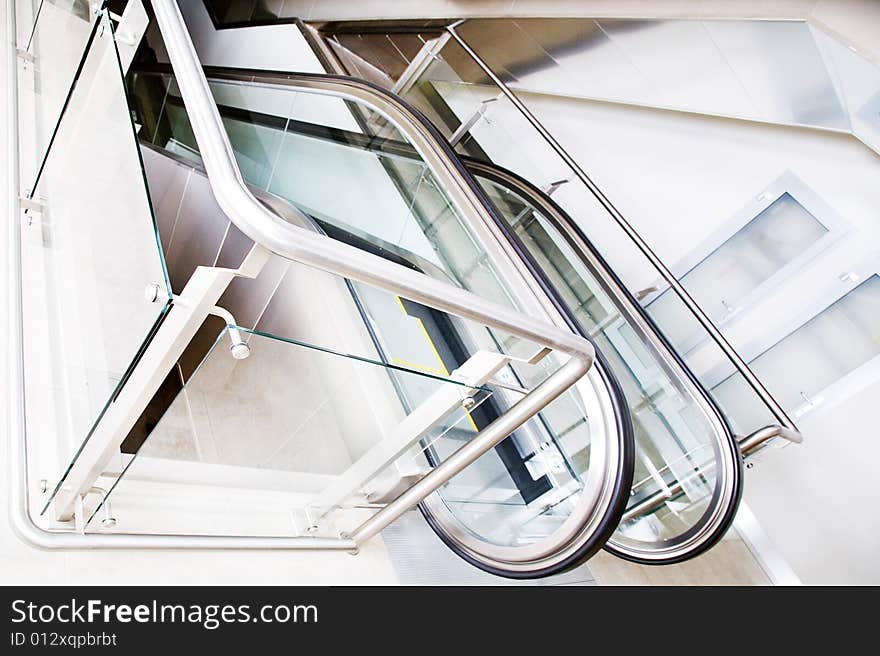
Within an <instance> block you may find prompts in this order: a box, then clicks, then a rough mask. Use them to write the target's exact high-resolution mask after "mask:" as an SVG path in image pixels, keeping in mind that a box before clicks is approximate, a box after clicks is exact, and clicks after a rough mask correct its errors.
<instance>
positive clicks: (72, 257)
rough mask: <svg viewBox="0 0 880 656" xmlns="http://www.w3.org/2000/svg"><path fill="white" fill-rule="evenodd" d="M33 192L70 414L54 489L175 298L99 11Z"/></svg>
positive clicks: (107, 27)
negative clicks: (64, 445) (72, 87)
mask: <svg viewBox="0 0 880 656" xmlns="http://www.w3.org/2000/svg"><path fill="white" fill-rule="evenodd" d="M50 6H52V7H54V5H49V4H47V5H46V6H44V8H43V13H42V16H43V19H46V20H48V19H47V17H48V16H49V15H50V14H49V13H47V8H48V7H50ZM77 20H79V19H77ZM39 27H40V23H38V29H39ZM99 117H100V120H98V118H99ZM30 196H31V199H32V201H38V202H39V207H36V206H31V207H30V208H29V209H28V210H27V212H28V214H27V216H28V226H27V228H26V231H25V232H26V235H27V236H26V237H25V238H26V239H30V240H31V242H30V243H31V244H38V245H41V247H42V251H41V258H42V267H43V270H42V272H41V275H42V279H43V280H44V284H45V285H46V288H47V290H48V291H47V295H48V298H49V299H50V302H51V303H53V306H52V307H51V308H50V309H49V312H50V314H51V317H52V319H51V320H50V322H51V323H53V325H55V326H56V330H55V331H54V333H53V334H52V336H51V340H52V344H50V345H49V347H48V350H49V352H50V353H51V357H52V358H55V360H54V371H55V374H56V375H57V377H58V380H57V382H56V384H57V385H59V386H62V388H63V389H65V394H64V402H65V403H66V405H67V407H66V408H65V409H64V414H65V415H66V416H67V417H69V424H68V425H69V434H68V435H67V436H66V437H67V445H66V447H62V456H61V462H62V465H61V471H60V473H59V476H58V478H56V479H55V480H52V481H50V489H52V488H54V489H55V490H56V491H57V489H58V487H59V486H60V485H61V483H62V482H63V480H64V476H66V471H67V469H68V468H69V466H70V465H71V464H72V462H73V460H74V459H75V458H76V456H77V454H78V453H79V450H80V449H81V448H82V445H83V444H84V443H85V441H86V440H88V438H89V436H90V435H91V433H92V431H93V430H94V428H95V426H96V425H97V423H98V422H99V421H100V418H101V416H102V414H103V413H104V411H105V410H106V408H107V407H108V405H109V404H110V403H112V401H113V399H114V398H115V396H116V394H117V393H118V391H119V390H120V389H121V386H122V385H124V384H125V379H126V376H127V374H128V371H129V370H130V368H131V367H132V366H133V364H134V363H135V362H136V360H137V358H138V357H139V355H140V353H141V351H142V349H143V348H144V346H145V345H146V343H147V342H148V341H149V338H150V337H151V335H152V333H153V331H154V329H155V328H156V326H157V325H158V322H159V321H160V320H161V318H162V317H163V315H164V314H165V312H166V311H167V309H168V307H169V303H170V299H171V291H170V287H169V283H168V277H167V273H166V271H165V265H164V259H163V255H162V249H161V245H160V243H159V238H158V233H157V227H156V223H155V220H154V217H153V213H152V208H151V205H150V200H149V196H148V193H147V188H146V182H145V179H144V171H143V168H142V162H141V159H140V151H139V149H138V145H137V141H136V138H135V133H134V128H133V124H132V121H131V115H130V113H129V111H128V101H127V97H126V93H125V86H124V82H123V74H122V70H121V68H120V62H119V57H118V53H117V50H116V43H115V39H114V34H113V27H112V24H111V22H110V19H109V17H108V15H107V14H106V13H103V14H102V15H101V17H100V19H99V21H98V23H97V25H96V30H95V32H94V35H93V39H92V41H91V43H90V46H89V49H88V51H87V53H86V55H85V58H84V60H83V62H82V66H81V70H80V71H79V76H78V79H77V84H76V86H75V87H74V89H73V91H72V92H71V94H70V98H69V99H68V100H67V102H66V104H65V106H64V112H63V114H62V115H61V117H60V120H59V121H58V125H57V130H56V131H55V133H54V137H53V139H52V141H51V147H50V148H49V150H48V152H47V154H46V157H45V161H44V163H43V165H42V167H41V169H40V175H39V178H38V181H37V184H36V187H35V189H34V190H33V192H32V193H31V194H30ZM28 337H29V336H28V335H27V334H26V336H25V341H26V342H27V341H28ZM26 347H27V345H26ZM30 348H34V346H30ZM44 348H45V345H44ZM53 497H54V494H53V495H52V497H50V499H49V501H48V502H47V504H46V508H48V507H49V504H50V503H51V498H53ZM44 510H45V508H44Z"/></svg>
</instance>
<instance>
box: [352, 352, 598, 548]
mask: <svg viewBox="0 0 880 656" xmlns="http://www.w3.org/2000/svg"><path fill="white" fill-rule="evenodd" d="M589 369H590V364H589V363H586V362H584V361H583V360H579V359H577V358H571V359H569V360H568V362H566V363H565V364H564V365H562V366H561V367H560V368H559V369H557V370H556V371H555V372H553V374H551V375H550V376H549V377H548V378H547V379H546V380H544V381H543V382H542V383H541V384H539V385H538V386H537V387H535V388H534V389H533V390H532V391H531V392H529V393H528V394H527V395H526V396H524V397H523V398H521V399H520V400H519V401H517V402H516V403H515V404H514V405H513V406H511V408H510V409H509V410H508V411H507V412H505V413H504V414H503V415H501V416H500V417H499V418H498V419H496V420H495V421H493V422H492V423H491V424H489V425H488V426H487V427H486V428H484V429H483V430H481V431H480V432H479V433H477V435H476V436H474V437H473V438H472V439H471V440H470V441H469V442H468V443H467V444H465V445H464V446H462V447H460V448H459V449H457V450H456V451H455V453H453V454H452V455H451V456H449V457H448V458H446V459H445V460H444V461H443V462H441V463H440V464H439V465H437V466H436V467H434V468H433V469H432V470H431V471H430V472H429V473H428V474H426V475H425V476H424V477H423V478H421V479H420V480H419V481H417V482H416V483H414V484H413V485H412V486H411V487H409V488H408V489H407V490H406V491H404V492H403V493H402V494H401V495H400V496H398V497H397V498H396V499H394V501H392V502H390V503H389V504H387V505H386V506H385V507H384V508H382V509H381V510H380V511H378V512H377V513H376V514H375V515H373V516H372V517H370V518H369V519H368V520H366V521H365V522H364V523H363V524H361V525H360V526H359V527H358V528H357V529H356V530H355V531H354V532H353V533H352V534H351V536H350V537H351V539H352V540H354V542H355V543H356V544H363V543H364V542H365V541H367V540H369V539H370V538H371V537H373V536H375V535H377V534H378V533H380V532H381V531H382V530H384V529H385V528H386V527H387V526H388V525H389V524H391V523H392V522H393V521H394V520H396V519H397V518H399V517H400V516H401V515H403V514H404V513H405V512H406V511H408V510H411V509H412V508H415V506H416V505H418V503H419V502H420V501H421V500H422V499H424V498H425V497H427V496H428V495H429V494H431V493H433V492H435V491H437V490H438V489H439V488H440V487H441V486H442V485H443V484H444V483H446V482H447V481H449V480H450V479H451V478H452V477H453V476H455V475H456V474H458V473H459V472H461V471H462V470H463V469H464V468H465V467H467V466H468V465H470V464H473V463H474V462H475V461H476V460H477V459H478V458H479V457H480V456H482V455H483V454H484V453H486V452H487V451H489V450H490V449H493V448H494V447H496V446H497V445H498V444H500V443H501V442H502V441H504V439H505V438H506V437H507V436H508V435H510V434H511V433H512V432H513V431H514V430H516V429H517V428H519V427H520V426H521V425H523V424H524V423H525V422H527V421H528V420H529V419H531V418H532V417H534V416H535V415H536V414H538V413H539V412H540V411H541V410H543V409H544V408H545V407H547V405H549V404H550V403H551V402H552V401H553V400H554V399H556V398H557V397H559V395H561V394H563V393H564V392H565V391H566V390H568V389H569V388H570V387H571V386H572V385H574V384H575V383H577V381H578V380H580V379H581V377H583V376H584V374H586V373H587V371H589Z"/></svg>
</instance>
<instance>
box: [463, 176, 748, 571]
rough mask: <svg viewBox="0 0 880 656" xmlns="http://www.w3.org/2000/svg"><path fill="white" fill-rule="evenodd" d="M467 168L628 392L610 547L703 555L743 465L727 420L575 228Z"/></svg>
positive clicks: (531, 192)
mask: <svg viewBox="0 0 880 656" xmlns="http://www.w3.org/2000/svg"><path fill="white" fill-rule="evenodd" d="M470 166H471V169H472V170H473V171H474V173H475V175H476V176H477V179H478V180H479V181H480V183H481V184H482V185H483V186H484V188H485V189H486V191H487V193H488V194H489V196H490V198H491V199H492V201H493V202H494V203H495V205H496V206H497V207H498V208H500V209H501V210H502V216H503V217H504V218H505V219H506V221H507V223H508V225H509V227H510V229H511V231H512V232H513V233H514V234H515V235H516V237H517V240H518V242H519V244H521V246H522V248H523V249H524V250H526V251H527V252H528V253H529V255H530V257H531V258H532V259H533V261H534V263H535V265H536V266H538V267H539V268H540V270H541V271H542V272H544V274H545V275H546V276H547V279H548V281H549V283H550V284H552V285H553V287H554V288H555V289H556V290H557V291H558V292H559V293H560V295H561V297H562V300H563V301H564V302H565V303H566V305H567V306H568V307H569V308H571V311H572V313H573V315H574V317H575V319H576V321H577V322H578V323H579V324H580V325H581V327H582V329H583V330H584V331H585V332H586V333H587V334H589V335H590V336H591V337H592V338H593V339H594V340H595V342H596V344H597V346H598V348H599V349H600V351H601V352H602V353H603V355H604V356H605V358H606V359H607V360H608V361H609V364H610V367H611V369H612V371H614V374H615V376H616V378H617V379H618V380H619V381H620V383H621V385H622V387H623V390H624V394H625V396H626V398H627V401H628V404H629V408H630V413H631V416H632V419H633V425H634V428H635V435H636V447H637V453H636V463H635V476H634V480H633V485H632V490H631V495H630V501H629V504H628V507H627V514H626V515H625V521H624V523H623V524H622V525H621V527H620V528H619V529H618V531H617V533H616V534H615V535H614V536H613V537H612V538H611V540H610V542H609V546H610V547H611V548H613V549H619V550H620V551H621V552H622V553H623V554H624V555H627V556H631V557H635V558H645V559H647V558H649V557H651V556H653V557H657V558H659V557H660V556H659V554H660V553H663V554H664V556H665V557H670V555H671V552H675V553H676V554H677V555H681V554H682V553H690V554H696V553H699V552H700V551H703V550H705V549H706V548H708V546H711V544H713V543H714V539H715V538H717V537H719V536H720V535H721V534H723V532H724V530H725V529H726V528H727V526H728V525H729V521H730V520H731V519H732V516H733V513H734V511H735V510H736V502H737V501H738V490H737V489H736V486H735V485H733V486H731V480H730V479H731V477H734V478H737V477H738V476H739V468H738V466H737V465H738V457H737V455H736V450H735V446H734V444H733V441H732V438H731V436H730V435H729V433H728V431H727V429H726V427H725V425H724V423H723V420H722V419H721V418H720V416H719V415H718V413H717V412H716V411H715V410H714V408H713V406H712V405H711V404H710V403H708V402H707V399H706V396H705V394H703V393H702V391H701V390H700V389H699V387H698V386H696V385H694V384H693V382H692V381H691V380H690V379H689V376H688V373H687V372H686V371H685V370H684V369H683V368H682V367H681V366H679V365H678V363H677V362H676V360H675V358H674V357H671V356H672V354H671V353H670V352H668V350H667V349H666V347H665V345H664V343H663V342H662V340H660V339H658V338H657V336H656V335H654V334H653V332H652V331H653V328H652V326H651V325H650V323H649V322H646V320H645V318H644V316H642V315H640V312H639V309H638V307H637V306H635V303H632V302H627V297H626V295H625V294H623V293H622V290H621V289H620V288H619V287H616V286H615V281H614V279H613V276H611V275H609V273H610V272H609V271H608V270H607V268H605V267H604V265H603V262H602V259H601V258H600V257H599V256H598V254H597V253H595V252H594V251H593V250H592V246H591V245H589V244H587V243H580V244H579V243H578V241H577V239H576V236H575V235H574V234H570V233H568V232H567V230H570V229H571V221H570V220H569V219H567V217H565V215H564V213H563V212H562V211H561V209H560V208H559V207H558V206H556V205H555V204H554V203H553V201H552V200H551V199H550V198H549V197H548V196H546V195H544V194H542V193H541V192H540V191H539V190H538V189H535V188H532V187H531V186H530V185H529V184H528V183H526V182H525V181H524V180H517V178H516V176H513V175H511V174H509V173H506V172H503V171H499V170H497V169H496V168H494V167H492V166H487V165H485V164H481V163H479V162H475V161H474V162H471V163H470ZM536 203H537V204H536ZM539 205H540V207H539ZM719 463H722V471H718V464H719ZM685 536H687V537H685Z"/></svg>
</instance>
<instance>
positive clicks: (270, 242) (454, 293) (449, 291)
mask: <svg viewBox="0 0 880 656" xmlns="http://www.w3.org/2000/svg"><path fill="white" fill-rule="evenodd" d="M153 4H154V10H155V14H156V20H157V23H158V25H159V29H160V31H161V33H162V35H163V38H164V41H165V45H166V49H167V52H168V56H169V59H170V61H171V67H172V69H173V70H174V74H175V77H176V79H177V83H178V86H179V88H180V91H181V96H182V98H183V101H184V104H185V106H186V109H187V113H188V115H189V118H190V122H191V125H192V129H193V133H194V135H195V137H196V141H197V142H198V145H199V151H200V154H201V157H202V161H203V162H204V165H205V170H206V172H207V175H208V180H209V182H210V185H211V188H212V191H213V192H214V195H215V197H216V200H217V203H218V205H219V206H220V207H221V209H222V210H223V211H224V213H225V214H226V215H227V216H228V218H229V219H230V221H232V223H233V224H235V226H236V227H237V228H239V229H240V230H241V231H242V232H243V233H244V234H245V235H247V236H248V237H249V238H250V239H252V240H253V241H254V242H255V243H256V244H259V245H260V246H262V247H264V248H266V249H267V250H269V251H271V252H273V253H275V254H277V255H279V256H281V257H284V258H286V259H289V260H293V261H297V262H300V263H302V264H306V265H308V266H312V267H314V268H318V269H321V270H324V271H327V272H329V273H333V274H336V275H340V276H342V277H344V278H349V279H352V280H358V281H360V282H363V283H365V284H368V285H372V286H375V287H379V288H381V289H385V290H387V291H389V292H392V293H395V294H398V295H401V296H404V297H406V298H409V299H411V300H413V301H416V302H419V303H422V304H424V305H427V306H430V307H433V308H435V309H438V310H441V311H443V312H448V313H450V314H455V315H458V316H461V317H464V318H467V319H471V320H473V321H476V322H479V323H481V324H483V325H486V326H490V327H493V328H497V329H499V330H503V331H506V332H508V333H510V334H512V335H515V336H517V337H520V338H522V339H525V340H529V341H532V342H535V343H537V344H540V345H542V346H545V347H548V348H551V349H553V350H557V351H561V352H563V353H566V354H567V355H569V356H571V357H573V358H577V359H579V360H581V361H583V362H584V363H585V364H586V365H587V366H589V365H591V364H592V362H593V359H594V357H595V350H594V348H593V345H592V343H591V342H590V341H589V340H587V339H584V338H583V337H580V336H578V335H575V334H573V333H571V332H569V331H566V330H563V329H562V328H559V327H557V326H555V325H553V324H551V323H549V322H547V321H542V320H539V319H535V318H533V317H530V316H528V315H526V314H523V313H521V312H518V311H516V310H513V309H510V308H508V307H506V306H504V305H501V304H499V303H495V302H492V301H489V300H487V299H484V298H482V297H480V296H477V295H476V294H474V293H472V292H469V291H467V290H465V289H462V288H460V287H456V286H454V285H451V284H449V283H446V282H443V281H439V280H436V279H434V278H431V277H429V276H426V275H424V274H421V273H418V272H416V271H413V270H411V269H408V268H406V267H404V266H401V265H399V264H396V263H393V262H389V261H387V260H385V259H383V258H381V257H379V256H376V255H374V254H371V253H366V252H364V251H362V250H360V249H358V248H355V247H353V246H349V245H347V244H343V243H341V242H338V241H336V240H334V239H331V238H328V237H325V236H323V235H318V234H315V233H312V232H308V231H306V230H304V229H302V228H299V227H297V226H295V225H293V224H291V223H289V222H288V221H285V220H283V219H281V218H280V217H278V216H277V215H275V214H274V213H273V212H272V211H270V210H269V209H268V208H266V207H265V206H264V205H263V204H262V203H260V202H259V201H258V200H257V199H256V198H254V196H253V194H252V193H251V192H250V191H249V189H248V188H247V185H246V184H245V182H244V179H243V177H242V174H241V171H240V170H239V167H238V164H237V162H236V160H235V155H234V153H233V150H232V146H231V144H230V142H229V137H228V135H227V134H226V131H225V128H224V126H223V122H222V120H221V118H220V115H219V113H218V110H217V106H216V104H215V101H214V99H213V96H212V94H211V91H210V88H209V86H208V82H207V80H206V78H205V73H204V72H203V70H202V65H201V62H200V61H199V59H198V55H197V54H196V52H195V48H194V46H193V44H192V41H191V39H190V36H189V33H188V31H187V29H186V26H185V23H184V22H183V19H182V17H181V15H180V11H179V9H178V8H177V5H176V3H174V2H173V1H171V0H156V1H155V2H154V3H153ZM315 77H316V78H319V77H321V76H315ZM361 91H363V89H361ZM358 100H361V101H363V100H364V99H363V98H359V99H358ZM380 100H383V99H380ZM370 104H373V103H370ZM386 104H387V103H386ZM389 109H391V108H390V107H389ZM407 118H408V119H409V120H412V119H413V117H407ZM415 119H416V122H418V117H415ZM398 127H399V126H398ZM408 136H409V137H411V138H412V139H413V140H414V141H415V140H419V141H420V142H421V143H424V144H425V145H426V147H429V148H433V145H434V144H433V143H432V142H431V139H432V138H433V137H432V135H431V134H430V133H429V131H427V130H426V131H425V132H424V133H423V134H419V135H415V134H409V135H408ZM431 154H432V155H433V156H434V159H435V160H436V161H438V162H439V161H441V160H442V159H443V157H444V156H445V154H444V153H442V152H440V151H433V152H431ZM444 164H446V162H444Z"/></svg>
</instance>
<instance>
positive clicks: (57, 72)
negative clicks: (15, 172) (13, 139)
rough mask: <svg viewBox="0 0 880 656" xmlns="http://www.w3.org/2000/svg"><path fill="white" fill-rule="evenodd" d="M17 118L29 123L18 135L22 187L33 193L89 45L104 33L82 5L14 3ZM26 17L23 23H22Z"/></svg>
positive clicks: (62, 0) (79, 1)
mask: <svg viewBox="0 0 880 656" xmlns="http://www.w3.org/2000/svg"><path fill="white" fill-rule="evenodd" d="M15 5H16V7H17V10H18V12H19V16H20V19H19V21H18V26H19V29H20V30H22V33H21V34H19V43H20V44H23V45H22V46H21V47H20V50H21V53H20V55H19V62H20V63H19V87H20V89H21V93H20V96H21V98H20V103H21V112H22V114H23V115H27V116H31V117H33V119H32V121H29V122H28V123H27V131H26V132H23V133H22V134H21V135H20V151H21V156H20V161H21V164H20V166H21V179H22V184H24V185H25V186H26V188H27V189H33V188H34V184H35V182H34V181H35V180H36V177H37V174H38V171H39V169H40V167H41V166H42V165H43V162H44V159H45V157H46V155H47V151H48V150H49V145H50V142H51V141H52V138H53V135H54V134H55V131H56V129H57V128H58V124H59V120H60V118H61V115H62V113H63V112H64V105H65V103H66V102H67V101H68V96H69V94H70V91H71V88H72V86H73V84H74V80H75V78H76V77H77V74H78V73H79V72H80V71H81V70H83V71H84V69H83V67H84V66H85V58H86V53H87V51H88V50H89V44H90V43H91V41H92V39H94V38H95V34H96V33H97V31H98V30H101V29H107V28H108V24H107V23H105V22H103V21H102V19H101V18H100V16H99V15H97V14H95V15H93V14H91V12H90V8H89V4H88V2H85V1H84V0H74V1H70V0H38V1H36V2H31V3H28V2H16V3H15ZM23 14H27V20H21V18H23V17H24V16H23Z"/></svg>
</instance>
